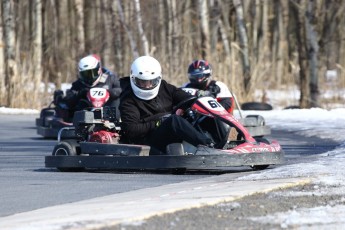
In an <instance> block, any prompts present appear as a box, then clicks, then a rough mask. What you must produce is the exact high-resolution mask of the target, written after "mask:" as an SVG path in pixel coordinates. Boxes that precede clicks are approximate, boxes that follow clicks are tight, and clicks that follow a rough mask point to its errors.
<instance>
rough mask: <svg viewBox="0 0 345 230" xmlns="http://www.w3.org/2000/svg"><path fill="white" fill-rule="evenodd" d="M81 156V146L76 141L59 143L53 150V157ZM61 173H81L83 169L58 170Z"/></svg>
mask: <svg viewBox="0 0 345 230" xmlns="http://www.w3.org/2000/svg"><path fill="white" fill-rule="evenodd" d="M78 154H80V146H79V145H78V143H77V141H76V140H64V141H61V142H60V143H58V144H57V145H56V146H55V147H54V150H53V154H52V155H53V156H76V155H78ZM57 169H58V170H59V171H61V172H79V171H82V170H83V168H61V167H60V168H59V167H58V168H57Z"/></svg>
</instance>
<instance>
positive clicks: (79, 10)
mask: <svg viewBox="0 0 345 230" xmlns="http://www.w3.org/2000/svg"><path fill="white" fill-rule="evenodd" d="M74 7H75V11H76V14H77V45H78V50H77V53H78V54H79V55H81V54H83V53H84V52H85V32H84V0H74Z"/></svg>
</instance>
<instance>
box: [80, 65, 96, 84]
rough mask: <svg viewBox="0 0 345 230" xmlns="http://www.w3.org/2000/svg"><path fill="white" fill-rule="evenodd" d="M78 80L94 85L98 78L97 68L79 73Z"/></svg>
mask: <svg viewBox="0 0 345 230" xmlns="http://www.w3.org/2000/svg"><path fill="white" fill-rule="evenodd" d="M79 74H80V78H81V80H82V81H84V82H85V83H87V84H92V83H94V82H95V81H96V80H97V78H98V77H99V67H96V68H95V69H89V70H84V71H81V72H79Z"/></svg>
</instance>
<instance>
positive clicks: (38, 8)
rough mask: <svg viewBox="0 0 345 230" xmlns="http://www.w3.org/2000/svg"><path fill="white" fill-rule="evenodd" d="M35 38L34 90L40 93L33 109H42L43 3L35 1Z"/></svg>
mask: <svg viewBox="0 0 345 230" xmlns="http://www.w3.org/2000/svg"><path fill="white" fill-rule="evenodd" d="M34 8H35V16H36V17H35V20H34V24H35V37H34V42H33V46H34V47H33V54H34V55H33V65H34V90H35V91H36V92H38V93H36V94H34V95H33V107H38V108H40V107H41V105H40V101H39V99H40V97H39V96H40V93H39V92H40V84H41V81H42V75H43V71H42V55H43V52H42V37H43V34H42V31H43V30H42V28H43V25H42V2H41V0H35V7H34Z"/></svg>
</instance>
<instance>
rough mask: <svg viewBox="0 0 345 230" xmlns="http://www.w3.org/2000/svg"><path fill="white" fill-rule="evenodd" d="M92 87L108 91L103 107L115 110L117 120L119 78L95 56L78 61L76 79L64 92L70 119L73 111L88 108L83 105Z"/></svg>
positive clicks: (119, 89) (119, 92) (85, 104)
mask: <svg viewBox="0 0 345 230" xmlns="http://www.w3.org/2000/svg"><path fill="white" fill-rule="evenodd" d="M93 87H100V88H106V89H107V90H108V91H109V94H110V98H109V100H108V102H107V103H106V104H105V106H110V107H115V108H117V117H118V118H119V116H120V114H119V111H118V106H119V103H120V102H119V97H120V94H121V92H122V90H121V87H120V81H119V78H118V76H117V75H116V74H115V73H112V72H111V71H109V70H108V69H106V68H105V67H103V66H102V65H101V60H100V58H99V56H98V55H95V54H92V55H88V56H86V57H83V58H82V59H80V61H79V63H78V79H77V80H76V81H75V82H73V83H72V87H71V89H69V90H68V91H67V92H66V96H65V98H64V100H65V101H66V104H67V105H68V107H69V108H70V110H72V111H71V113H72V114H71V115H72V117H73V113H74V112H75V111H78V110H82V109H84V108H85V107H87V106H88V104H87V103H85V102H86V100H87V96H86V95H87V92H88V91H89V90H90V88H93Z"/></svg>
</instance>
